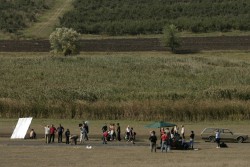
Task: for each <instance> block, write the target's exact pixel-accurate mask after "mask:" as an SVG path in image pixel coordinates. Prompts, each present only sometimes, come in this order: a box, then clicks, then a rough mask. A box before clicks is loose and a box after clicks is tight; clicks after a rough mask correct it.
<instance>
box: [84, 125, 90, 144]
mask: <svg viewBox="0 0 250 167" xmlns="http://www.w3.org/2000/svg"><path fill="white" fill-rule="evenodd" d="M88 133H89V126H88V124H87V122H84V124H83V138H84V140H85V141H87V140H89V137H88Z"/></svg>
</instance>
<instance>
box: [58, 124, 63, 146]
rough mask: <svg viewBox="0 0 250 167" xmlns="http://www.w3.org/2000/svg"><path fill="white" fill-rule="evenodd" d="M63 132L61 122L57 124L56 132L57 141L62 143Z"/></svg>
mask: <svg viewBox="0 0 250 167" xmlns="http://www.w3.org/2000/svg"><path fill="white" fill-rule="evenodd" d="M63 132H64V128H63V126H62V125H61V124H59V127H58V128H57V134H58V143H62V135H63Z"/></svg>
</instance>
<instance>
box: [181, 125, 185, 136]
mask: <svg viewBox="0 0 250 167" xmlns="http://www.w3.org/2000/svg"><path fill="white" fill-rule="evenodd" d="M181 137H182V138H183V139H185V128H184V125H181Z"/></svg>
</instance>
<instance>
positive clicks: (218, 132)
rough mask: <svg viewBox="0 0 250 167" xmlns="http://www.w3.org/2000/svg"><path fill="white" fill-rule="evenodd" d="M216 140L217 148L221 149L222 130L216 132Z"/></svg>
mask: <svg viewBox="0 0 250 167" xmlns="http://www.w3.org/2000/svg"><path fill="white" fill-rule="evenodd" d="M215 140H216V142H217V147H216V148H220V130H219V129H217V130H216V131H215Z"/></svg>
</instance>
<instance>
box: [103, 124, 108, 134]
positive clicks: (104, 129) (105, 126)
mask: <svg viewBox="0 0 250 167" xmlns="http://www.w3.org/2000/svg"><path fill="white" fill-rule="evenodd" d="M107 130H108V126H107V124H106V123H105V124H104V126H103V127H102V133H104V132H106V131H107Z"/></svg>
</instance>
